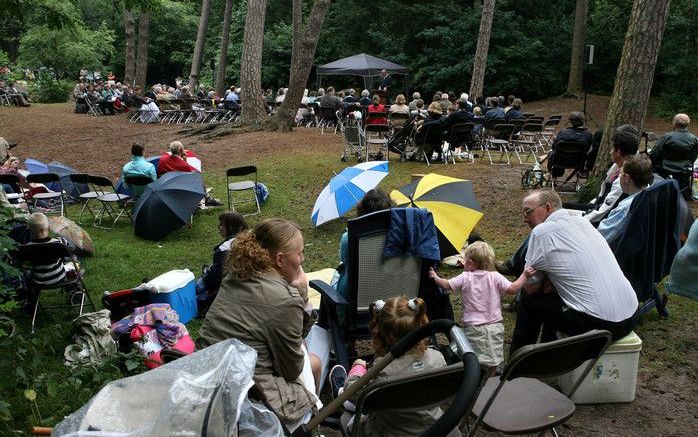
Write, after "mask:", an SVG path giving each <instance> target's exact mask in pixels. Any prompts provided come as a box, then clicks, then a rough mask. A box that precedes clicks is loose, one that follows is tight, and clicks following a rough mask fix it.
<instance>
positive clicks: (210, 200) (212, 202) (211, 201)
mask: <svg viewBox="0 0 698 437" xmlns="http://www.w3.org/2000/svg"><path fill="white" fill-rule="evenodd" d="M204 205H206V206H223V202H221V201H220V199H216V198H214V197H208V198H206V201H205V202H204Z"/></svg>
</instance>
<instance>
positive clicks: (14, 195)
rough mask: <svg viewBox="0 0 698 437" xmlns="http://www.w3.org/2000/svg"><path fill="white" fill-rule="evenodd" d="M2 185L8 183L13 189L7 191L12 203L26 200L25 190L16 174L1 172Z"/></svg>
mask: <svg viewBox="0 0 698 437" xmlns="http://www.w3.org/2000/svg"><path fill="white" fill-rule="evenodd" d="M0 185H7V186H8V187H9V188H11V189H12V192H11V193H8V192H6V193H5V195H6V196H7V200H9V201H10V202H12V201H14V202H12V203H17V202H20V201H24V200H25V199H24V190H22V187H20V185H19V176H17V175H14V174H0Z"/></svg>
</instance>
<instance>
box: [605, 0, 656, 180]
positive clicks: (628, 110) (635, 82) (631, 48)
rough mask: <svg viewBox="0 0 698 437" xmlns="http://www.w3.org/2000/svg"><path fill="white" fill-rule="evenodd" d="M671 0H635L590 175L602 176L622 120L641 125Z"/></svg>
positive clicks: (608, 162)
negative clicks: (601, 138)
mask: <svg viewBox="0 0 698 437" xmlns="http://www.w3.org/2000/svg"><path fill="white" fill-rule="evenodd" d="M669 3H670V0H635V1H634V2H633V9H632V12H631V13H630V23H629V24H628V30H627V32H626V34H625V42H624V44H623V54H622V55H621V59H620V65H618V71H617V72H616V81H615V84H614V86H613V95H612V96H611V102H610V103H609V106H608V114H607V116H606V123H605V125H604V136H603V140H602V141H601V147H600V149H599V154H598V158H597V159H596V164H595V165H594V171H593V174H592V176H593V177H594V178H595V179H596V180H599V179H601V178H603V176H604V175H605V173H606V169H607V168H608V165H609V164H610V157H609V153H608V152H609V151H610V150H611V136H612V135H611V134H612V133H613V131H614V130H615V128H616V127H617V126H619V125H621V124H624V123H629V124H633V125H635V126H637V127H638V128H640V129H642V125H643V122H644V119H645V114H646V112H647V102H648V100H649V97H650V90H651V89H652V81H653V79H654V67H655V65H656V63H657V56H658V54H659V47H660V46H661V44H662V37H663V35H664V27H665V25H666V19H667V15H668V13H669Z"/></svg>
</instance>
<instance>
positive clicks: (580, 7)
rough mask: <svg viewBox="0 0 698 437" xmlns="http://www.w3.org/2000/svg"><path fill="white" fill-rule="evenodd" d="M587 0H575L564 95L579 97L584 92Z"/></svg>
mask: <svg viewBox="0 0 698 437" xmlns="http://www.w3.org/2000/svg"><path fill="white" fill-rule="evenodd" d="M588 9H589V0H577V7H576V9H575V12H574V34H573V36H572V59H571V60H570V77H569V79H568V81H567V91H565V94H564V95H565V97H579V96H580V95H581V94H582V92H584V84H583V79H584V46H585V44H584V42H585V41H584V38H585V34H586V28H587V10H588Z"/></svg>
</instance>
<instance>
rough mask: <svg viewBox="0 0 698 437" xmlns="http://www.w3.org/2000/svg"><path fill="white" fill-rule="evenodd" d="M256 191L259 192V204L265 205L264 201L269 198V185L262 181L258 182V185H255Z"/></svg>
mask: <svg viewBox="0 0 698 437" xmlns="http://www.w3.org/2000/svg"><path fill="white" fill-rule="evenodd" d="M254 191H255V193H256V194H257V200H258V201H259V204H260V205H264V202H266V201H267V198H268V197H269V189H268V188H267V186H266V185H264V184H263V183H261V182H257V185H255V187H254Z"/></svg>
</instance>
